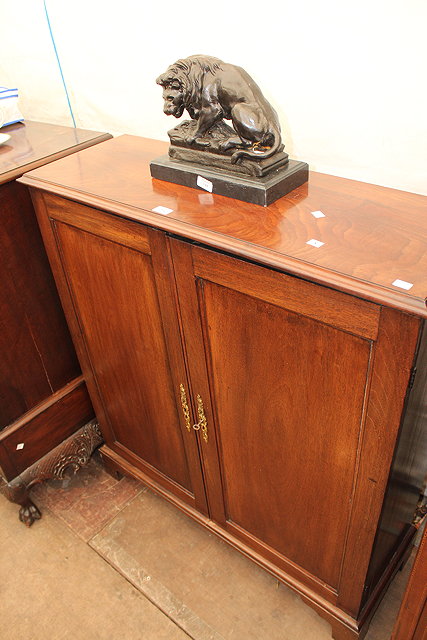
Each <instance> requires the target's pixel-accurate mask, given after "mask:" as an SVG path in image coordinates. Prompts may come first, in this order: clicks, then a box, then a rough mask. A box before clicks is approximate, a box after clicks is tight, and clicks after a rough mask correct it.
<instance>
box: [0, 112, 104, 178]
mask: <svg viewBox="0 0 427 640" xmlns="http://www.w3.org/2000/svg"><path fill="white" fill-rule="evenodd" d="M0 133H1V134H7V135H10V140H7V141H6V142H5V143H3V144H2V145H0V184H3V183H4V182H9V181H10V180H14V179H15V178H17V177H18V176H21V175H22V174H23V173H25V171H30V170H31V169H35V168H36V167H39V166H41V165H42V164H46V163H47V162H51V161H52V160H56V159H58V158H61V157H62V156H64V155H67V154H70V153H73V152H74V151H77V150H78V149H83V148H85V147H87V146H88V145H92V144H96V143H97V142H101V141H102V140H107V139H108V138H111V136H110V135H109V134H105V133H99V132H98V131H86V130H85V129H74V128H72V127H62V126H60V125H55V124H47V123H44V122H32V121H25V122H18V123H16V124H11V125H9V126H8V127H3V128H2V129H0Z"/></svg>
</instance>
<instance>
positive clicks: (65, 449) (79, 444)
mask: <svg viewBox="0 0 427 640" xmlns="http://www.w3.org/2000/svg"><path fill="white" fill-rule="evenodd" d="M102 441H103V439H102V436H101V432H100V430H99V425H98V423H97V421H96V420H92V421H91V422H88V424H86V425H85V426H84V427H82V428H81V429H79V431H77V432H76V433H75V434H73V435H72V436H70V437H69V438H67V440H64V442H62V443H61V444H60V445H58V446H57V447H55V449H52V451H50V452H49V453H48V454H46V455H45V456H44V457H43V458H41V459H40V460H38V461H37V462H36V463H35V464H33V465H32V466H31V467H28V469H25V471H23V472H22V473H21V474H20V475H19V476H18V477H17V478H14V479H13V480H11V481H10V482H6V480H4V479H3V478H1V477H0V491H1V493H3V495H4V496H5V497H6V498H7V499H8V500H10V502H14V503H15V504H19V505H20V506H21V508H20V510H19V519H20V521H21V522H23V523H24V524H25V525H26V526H27V527H30V526H31V525H32V524H33V522H34V520H39V519H40V518H41V513H40V511H39V510H38V508H37V507H36V505H35V504H34V503H33V502H32V501H31V499H30V497H29V491H30V489H31V488H32V487H33V486H34V485H35V484H38V483H39V482H42V481H43V480H48V479H49V478H56V479H62V478H63V477H64V474H65V471H66V470H67V469H70V468H71V470H72V471H73V473H76V472H77V471H78V470H79V469H80V468H81V467H83V466H84V465H85V464H87V462H88V461H89V459H90V457H91V455H92V453H93V451H94V450H95V449H96V448H97V447H98V446H99V445H100V444H101V443H102Z"/></svg>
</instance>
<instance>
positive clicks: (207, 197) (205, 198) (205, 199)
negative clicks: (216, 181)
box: [199, 193, 214, 204]
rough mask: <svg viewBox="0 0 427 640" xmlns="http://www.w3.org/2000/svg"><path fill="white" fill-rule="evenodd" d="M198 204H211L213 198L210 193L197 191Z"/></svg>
mask: <svg viewBox="0 0 427 640" xmlns="http://www.w3.org/2000/svg"><path fill="white" fill-rule="evenodd" d="M199 202H200V204H213V203H214V198H213V195H212V194H211V193H199Z"/></svg>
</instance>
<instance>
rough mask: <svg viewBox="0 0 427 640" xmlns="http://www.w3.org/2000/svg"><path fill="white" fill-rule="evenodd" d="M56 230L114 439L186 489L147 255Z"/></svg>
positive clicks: (187, 482)
mask: <svg viewBox="0 0 427 640" xmlns="http://www.w3.org/2000/svg"><path fill="white" fill-rule="evenodd" d="M55 224H56V230H57V237H58V241H59V244H60V250H61V255H62V260H63V263H64V266H65V270H66V273H67V278H68V281H69V284H70V286H71V290H72V296H73V298H74V303H75V307H76V310H77V314H78V316H79V321H80V324H81V327H82V331H83V334H84V339H85V342H86V345H87V348H88V352H89V354H90V359H91V362H92V365H93V369H94V374H95V378H96V381H97V385H98V388H99V390H100V393H101V397H102V401H103V404H104V407H105V409H106V413H107V415H108V419H109V422H110V426H111V428H112V430H113V432H114V435H115V438H116V440H117V441H118V442H119V443H120V444H121V445H123V446H124V447H125V448H127V449H128V450H130V451H131V452H133V453H135V454H136V455H137V456H139V457H140V458H141V459H142V460H144V461H145V462H147V463H148V464H149V465H151V466H152V467H153V468H154V469H158V470H159V471H161V472H162V473H163V474H165V475H166V476H167V477H169V478H171V479H172V480H174V481H175V482H177V483H178V484H180V485H181V486H183V487H185V488H186V489H188V490H191V482H190V479H189V473H188V465H187V459H186V454H185V450H184V446H183V441H182V436H181V431H180V426H179V418H178V415H177V408H176V404H175V398H174V392H173V388H172V383H171V375H170V369H169V361H168V356H167V352H166V347H165V340H164V335H163V329H162V325H161V318H160V311H159V306H158V301H157V292H156V288H155V283H154V278H153V273H152V265H151V259H150V257H149V256H147V255H144V254H143V253H140V252H137V251H135V250H133V249H129V248H127V247H124V246H122V245H119V244H116V243H114V242H111V241H110V240H106V239H104V238H101V237H99V236H96V235H93V234H91V233H87V232H85V231H82V230H79V229H76V228H74V227H69V226H68V225H66V224H63V223H59V222H56V223H55Z"/></svg>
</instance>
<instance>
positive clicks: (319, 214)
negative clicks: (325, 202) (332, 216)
mask: <svg viewBox="0 0 427 640" xmlns="http://www.w3.org/2000/svg"><path fill="white" fill-rule="evenodd" d="M311 215H312V216H313V218H326V216H325V214H324V213H322V212H321V211H312V212H311Z"/></svg>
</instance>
